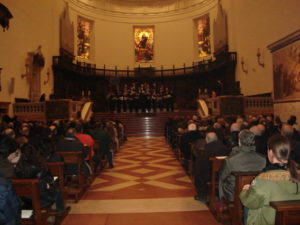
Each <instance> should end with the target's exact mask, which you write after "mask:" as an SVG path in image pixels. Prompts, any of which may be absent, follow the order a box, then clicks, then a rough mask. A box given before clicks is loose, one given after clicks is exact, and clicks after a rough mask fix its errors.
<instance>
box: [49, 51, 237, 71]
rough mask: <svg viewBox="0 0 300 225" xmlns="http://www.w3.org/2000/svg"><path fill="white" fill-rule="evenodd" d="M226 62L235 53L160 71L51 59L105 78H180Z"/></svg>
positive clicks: (69, 59) (56, 64) (58, 58)
mask: <svg viewBox="0 0 300 225" xmlns="http://www.w3.org/2000/svg"><path fill="white" fill-rule="evenodd" d="M228 62H236V52H227V53H226V54H224V57H222V58H220V59H217V60H212V59H209V60H203V61H199V62H193V63H191V66H186V65H185V64H183V67H180V68H175V65H173V67H172V68H168V69H164V67H163V66H161V67H160V69H155V68H154V67H151V66H150V67H140V66H139V67H136V68H133V69H129V67H128V66H127V68H126V69H125V70H124V69H123V70H120V69H118V68H117V66H115V69H107V68H106V67H105V65H104V66H103V67H102V68H96V64H91V63H86V62H80V61H75V60H74V58H73V57H71V56H68V55H66V54H61V56H54V57H53V66H54V67H59V68H63V69H66V70H68V71H71V72H74V73H77V74H81V75H96V76H106V77H114V76H118V77H135V76H139V75H140V74H141V73H142V74H144V73H145V71H144V72H143V70H147V71H151V76H174V75H176V76H177V75H178V76H180V75H188V74H192V73H202V72H209V71H211V70H214V69H216V68H218V67H220V66H221V65H224V64H226V63H228ZM146 75H147V74H146Z"/></svg>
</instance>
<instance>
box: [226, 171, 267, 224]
mask: <svg viewBox="0 0 300 225" xmlns="http://www.w3.org/2000/svg"><path fill="white" fill-rule="evenodd" d="M260 172H261V171H253V172H232V174H233V175H234V176H235V188H234V200H233V202H229V201H227V205H228V209H229V213H230V217H231V220H232V224H234V225H243V205H242V203H241V201H240V198H239V195H240V192H241V191H242V190H243V187H244V185H245V184H251V182H252V180H253V179H254V178H255V177H256V176H257V175H258V174H259V173H260Z"/></svg>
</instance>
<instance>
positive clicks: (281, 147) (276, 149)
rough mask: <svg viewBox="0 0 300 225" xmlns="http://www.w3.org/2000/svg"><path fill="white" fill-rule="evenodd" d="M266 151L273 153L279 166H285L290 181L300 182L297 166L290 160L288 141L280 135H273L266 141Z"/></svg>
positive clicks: (290, 149) (290, 148)
mask: <svg viewBox="0 0 300 225" xmlns="http://www.w3.org/2000/svg"><path fill="white" fill-rule="evenodd" d="M268 149H269V150H271V151H272V152H273V154H274V156H275V157H276V159H277V160H278V161H279V162H281V165H286V166H287V168H288V170H289V172H290V174H291V179H292V180H293V181H295V182H300V173H299V165H298V164H297V163H296V162H295V161H294V160H292V159H291V158H290V154H291V151H292V147H291V143H290V141H289V139H288V138H287V137H285V136H282V135H280V134H277V135H274V136H272V137H270V139H269V140H268Z"/></svg>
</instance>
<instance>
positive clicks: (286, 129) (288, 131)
mask: <svg viewBox="0 0 300 225" xmlns="http://www.w3.org/2000/svg"><path fill="white" fill-rule="evenodd" d="M293 133H294V128H293V127H292V126H291V125H288V124H283V125H282V128H281V134H282V135H283V136H286V137H290V136H292V135H293Z"/></svg>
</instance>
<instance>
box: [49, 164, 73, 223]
mask: <svg viewBox="0 0 300 225" xmlns="http://www.w3.org/2000/svg"><path fill="white" fill-rule="evenodd" d="M47 168H48V169H49V171H50V172H51V174H52V176H54V177H57V179H58V185H59V190H60V191H61V193H62V196H63V199H64V206H65V210H64V211H63V212H61V213H59V214H54V216H55V221H56V224H60V223H61V222H62V221H63V220H64V218H65V217H66V216H67V215H68V214H69V212H70V209H71V208H70V207H68V206H67V204H66V201H65V200H66V198H67V191H66V189H65V187H64V162H47Z"/></svg>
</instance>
